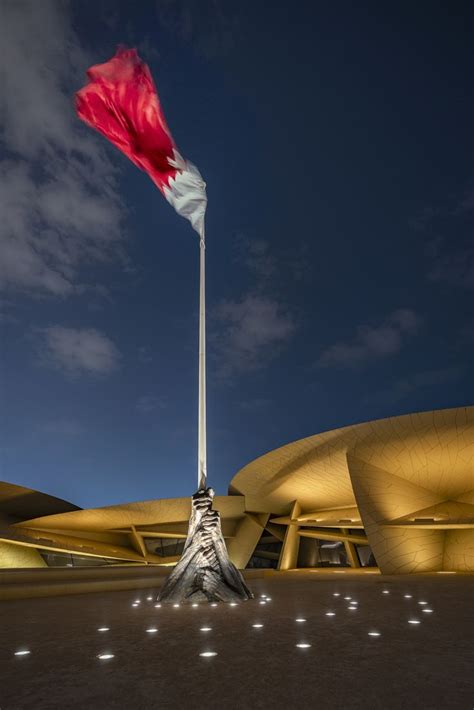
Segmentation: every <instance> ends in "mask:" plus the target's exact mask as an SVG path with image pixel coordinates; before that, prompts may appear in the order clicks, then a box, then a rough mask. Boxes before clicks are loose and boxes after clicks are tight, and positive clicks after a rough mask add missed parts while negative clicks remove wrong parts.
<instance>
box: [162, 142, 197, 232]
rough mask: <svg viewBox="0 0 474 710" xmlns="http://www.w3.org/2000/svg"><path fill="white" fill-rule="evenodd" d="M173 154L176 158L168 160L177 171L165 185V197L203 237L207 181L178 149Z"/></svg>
mask: <svg viewBox="0 0 474 710" xmlns="http://www.w3.org/2000/svg"><path fill="white" fill-rule="evenodd" d="M173 154H174V159H171V158H168V162H169V164H170V165H171V166H172V167H173V168H176V170H177V173H176V176H175V177H174V178H171V179H170V182H169V185H168V187H165V189H164V193H165V197H166V199H167V200H168V202H169V203H170V205H172V207H174V209H175V210H176V212H177V213H178V214H180V215H181V217H185V218H186V219H189V221H190V222H191V224H192V226H193V228H194V229H195V230H196V232H197V233H198V234H199V235H200V236H201V237H202V236H203V234H204V215H205V214H206V206H207V196H206V183H205V182H204V180H203V179H202V177H201V173H200V172H199V170H198V169H197V168H196V166H195V165H193V164H192V163H190V162H189V161H187V160H185V159H184V158H183V157H182V156H181V155H180V154H179V153H178V151H177V150H176V149H174V150H173Z"/></svg>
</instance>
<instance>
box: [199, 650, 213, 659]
mask: <svg viewBox="0 0 474 710" xmlns="http://www.w3.org/2000/svg"><path fill="white" fill-rule="evenodd" d="M199 655H200V656H202V657H203V658H212V656H217V653H216V652H215V651H204V652H203V653H200V654H199Z"/></svg>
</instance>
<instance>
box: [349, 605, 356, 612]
mask: <svg viewBox="0 0 474 710" xmlns="http://www.w3.org/2000/svg"><path fill="white" fill-rule="evenodd" d="M347 608H348V609H349V611H357V607H356V606H348V607H347Z"/></svg>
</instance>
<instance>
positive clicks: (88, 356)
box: [38, 325, 120, 375]
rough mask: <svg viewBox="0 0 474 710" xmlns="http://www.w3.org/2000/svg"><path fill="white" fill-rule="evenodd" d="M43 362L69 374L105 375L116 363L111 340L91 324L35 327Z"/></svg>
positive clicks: (115, 352) (118, 358)
mask: <svg viewBox="0 0 474 710" xmlns="http://www.w3.org/2000/svg"><path fill="white" fill-rule="evenodd" d="M38 333H39V335H40V337H41V340H40V343H39V351H40V355H41V358H42V360H43V362H45V363H46V364H48V365H50V366H52V367H55V368H57V369H59V370H62V371H64V372H66V373H67V374H71V375H80V374H92V375H107V374H109V373H111V372H113V371H114V370H116V369H117V368H118V367H119V364H120V353H119V351H118V349H117V347H116V346H115V345H114V343H113V342H112V340H110V338H108V337H107V336H106V335H105V334H104V333H101V332H100V331H98V330H95V329H93V328H64V327H62V326H59V325H54V326H50V327H49V328H44V329H42V330H40V331H38Z"/></svg>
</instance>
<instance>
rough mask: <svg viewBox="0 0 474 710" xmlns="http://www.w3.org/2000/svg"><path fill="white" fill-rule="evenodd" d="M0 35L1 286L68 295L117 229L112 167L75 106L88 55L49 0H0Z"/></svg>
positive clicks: (114, 251)
mask: <svg viewBox="0 0 474 710" xmlns="http://www.w3.org/2000/svg"><path fill="white" fill-rule="evenodd" d="M0 43H1V45H2V89H1V91H0V117H1V136H0V139H1V143H2V147H3V150H4V158H3V159H2V161H1V163H0V180H1V183H2V190H1V191H0V212H1V214H2V219H1V222H0V288H3V289H5V290H7V289H9V290H12V289H15V290H21V291H25V292H28V293H30V294H39V295H44V294H48V295H52V296H61V297H64V296H68V295H70V294H72V293H76V292H78V291H79V292H80V291H81V290H83V289H84V288H85V286H84V284H83V283H82V279H81V276H82V275H81V267H82V266H84V265H86V264H90V263H96V262H104V261H109V260H112V259H114V258H116V257H117V255H118V254H119V255H120V254H121V244H122V240H123V237H124V232H123V218H124V210H123V207H122V206H121V204H120V201H119V199H118V197H117V193H116V170H115V168H114V166H113V164H112V162H111V161H110V159H109V157H108V153H107V149H106V147H105V144H103V143H101V142H100V141H99V140H98V139H96V138H95V137H94V136H93V134H92V133H91V132H89V131H88V130H87V129H85V128H84V127H83V126H81V125H80V123H79V121H78V119H77V118H76V117H75V114H74V110H73V102H72V94H73V91H74V90H75V89H77V88H79V87H80V86H81V84H82V82H83V81H84V70H85V69H86V68H87V66H88V65H89V64H90V63H91V61H92V60H91V58H90V57H88V56H87V55H86V53H85V51H84V49H83V48H82V46H81V44H80V42H79V39H78V37H77V35H76V34H75V32H74V29H73V25H72V19H71V16H70V11H69V4H68V3H60V2H55V1H54V0H42V2H35V1H34V0H29V1H28V0H16V1H15V2H13V1H10V0H5V2H2V3H1V4H0Z"/></svg>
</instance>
